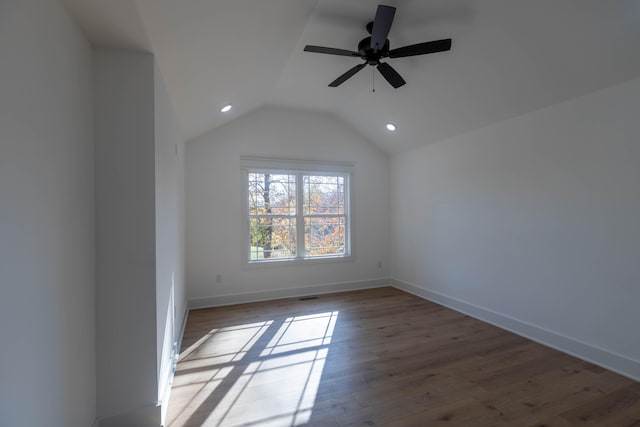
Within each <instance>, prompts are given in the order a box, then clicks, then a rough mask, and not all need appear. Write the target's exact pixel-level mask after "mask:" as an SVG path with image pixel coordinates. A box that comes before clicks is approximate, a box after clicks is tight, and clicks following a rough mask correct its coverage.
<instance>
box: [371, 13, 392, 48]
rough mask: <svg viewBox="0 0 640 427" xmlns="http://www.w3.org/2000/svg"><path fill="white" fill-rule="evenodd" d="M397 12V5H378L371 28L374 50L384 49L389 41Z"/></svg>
mask: <svg viewBox="0 0 640 427" xmlns="http://www.w3.org/2000/svg"><path fill="white" fill-rule="evenodd" d="M395 14H396V8H395V7H392V6H385V5H383V4H381V5H379V6H378V10H377V11H376V17H375V18H374V19H373V28H372V30H371V49H373V50H374V51H377V50H378V49H382V47H383V46H384V44H385V42H386V41H387V37H388V36H389V31H390V30H391V24H392V23H393V17H394V16H395Z"/></svg>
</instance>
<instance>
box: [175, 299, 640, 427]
mask: <svg viewBox="0 0 640 427" xmlns="http://www.w3.org/2000/svg"><path fill="white" fill-rule="evenodd" d="M167 422H168V425H169V426H171V427H182V426H201V425H204V426H241V425H246V426H256V427H258V426H259V427H264V426H270V427H271V426H294V425H308V426H323V427H331V426H340V427H342V426H464V427H472V426H523V427H534V426H537V427H542V426H547V427H567V426H599V427H602V426H615V427H621V426H628V427H631V426H636V427H638V426H640V383H638V382H635V381H633V380H630V379H628V378H625V377H623V376H620V375H617V374H614V373H612V372H610V371H607V370H605V369H602V368H600V367H597V366H594V365H592V364H590V363H587V362H584V361H582V360H579V359H576V358H573V357H570V356H567V355H565V354H563V353H560V352H558V351H555V350H552V349H550V348H547V347H544V346H542V345H539V344H536V343H534V342H532V341H529V340H527V339H524V338H522V337H519V336H517V335H514V334H512V333H509V332H506V331H504V330H502V329H499V328H496V327H494V326H491V325H489V324H486V323H483V322H481V321H478V320H475V319H473V318H471V317H468V316H465V315H463V314H460V313H457V312H455V311H452V310H449V309H447V308H444V307H442V306H439V305H436V304H433V303H430V302H428V301H425V300H422V299H420V298H418V297H415V296H413V295H409V294H407V293H404V292H402V291H399V290H396V289H393V288H380V289H371V290H363V291H354V292H345V293H339V294H331V295H321V296H319V297H318V299H311V300H303V301H301V300H299V299H297V298H296V299H285V300H278V301H270V302H262V303H253V304H243V305H236V306H228V307H221V308H213V309H204V310H194V311H191V312H190V313H189V319H188V322H187V327H186V331H185V336H184V340H183V343H182V349H181V355H180V361H179V363H178V367H177V371H176V375H175V380H174V384H173V388H172V392H171V400H170V402H169V409H168V415H167Z"/></svg>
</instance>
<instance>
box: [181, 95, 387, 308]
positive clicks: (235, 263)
mask: <svg viewBox="0 0 640 427" xmlns="http://www.w3.org/2000/svg"><path fill="white" fill-rule="evenodd" d="M186 151H187V178H186V179H187V187H186V188H187V190H186V191H187V289H188V296H189V299H190V301H192V303H197V304H198V305H207V304H216V303H223V302H234V301H242V300H247V299H256V298H257V299H260V298H268V297H274V296H285V295H293V294H299V293H304V292H306V291H307V290H308V291H309V292H316V291H318V290H320V291H322V290H325V289H326V290H330V289H336V290H337V289H339V288H340V287H341V286H343V285H344V284H349V286H358V284H361V285H362V286H368V285H370V284H375V283H380V280H382V281H384V282H385V283H388V280H386V281H385V279H387V278H388V275H389V270H388V259H389V249H388V242H389V198H388V194H389V193H388V187H389V183H388V179H389V175H388V167H389V166H388V165H389V159H388V156H387V155H386V154H384V153H383V152H382V151H380V150H379V149H378V148H376V147H375V146H374V145H373V144H371V143H369V142H368V141H366V140H365V139H364V138H363V137H362V136H360V135H359V134H357V133H356V132H355V131H353V130H352V129H351V128H350V127H348V126H347V125H345V124H344V123H343V122H342V121H340V120H338V119H336V118H335V117H333V116H330V115H326V114H320V113H314V112H301V111H290V110H286V109H280V108H276V107H266V108H262V109H259V110H257V111H255V112H253V113H251V114H249V115H246V116H243V117H241V118H239V119H237V120H234V121H232V122H230V123H228V124H227V125H225V126H223V127H221V128H218V129H216V130H215V131H213V132H211V133H209V134H207V135H205V136H203V137H201V138H199V139H198V140H195V141H191V142H189V143H188V144H187V149H186ZM241 155H250V156H263V157H279V158H290V159H308V160H328V161H338V160H339V161H348V162H354V163H355V206H354V214H355V229H354V239H355V241H354V251H355V260H354V261H352V262H335V263H322V264H317V265H308V264H307V265H294V266H274V265H269V266H261V267H255V268H244V269H243V268H242V267H241V264H242V256H243V254H244V250H243V242H242V240H241V226H242V221H243V217H242V195H243V194H244V190H243V186H242V178H241V172H240V156H241ZM378 261H381V262H382V265H383V266H382V268H378V265H377V263H378ZM216 275H220V276H221V282H220V283H216ZM331 284H340V285H336V286H333V287H332V286H328V287H327V286H325V285H331ZM238 295H244V296H241V297H239V298H227V299H224V298H221V297H226V296H238ZM197 299H201V300H199V302H196V300H197Z"/></svg>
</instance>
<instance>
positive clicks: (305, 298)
mask: <svg viewBox="0 0 640 427" xmlns="http://www.w3.org/2000/svg"><path fill="white" fill-rule="evenodd" d="M299 299H300V301H306V300H308V299H318V297H317V296H316V295H309V296H308V297H300V298H299Z"/></svg>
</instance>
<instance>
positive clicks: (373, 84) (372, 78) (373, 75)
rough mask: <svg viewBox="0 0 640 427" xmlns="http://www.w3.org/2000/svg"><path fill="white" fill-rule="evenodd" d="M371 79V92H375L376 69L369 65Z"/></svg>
mask: <svg viewBox="0 0 640 427" xmlns="http://www.w3.org/2000/svg"><path fill="white" fill-rule="evenodd" d="M371 80H372V81H373V83H372V84H371V87H372V88H373V90H372V91H371V92H375V91H376V70H374V69H373V67H371Z"/></svg>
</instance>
